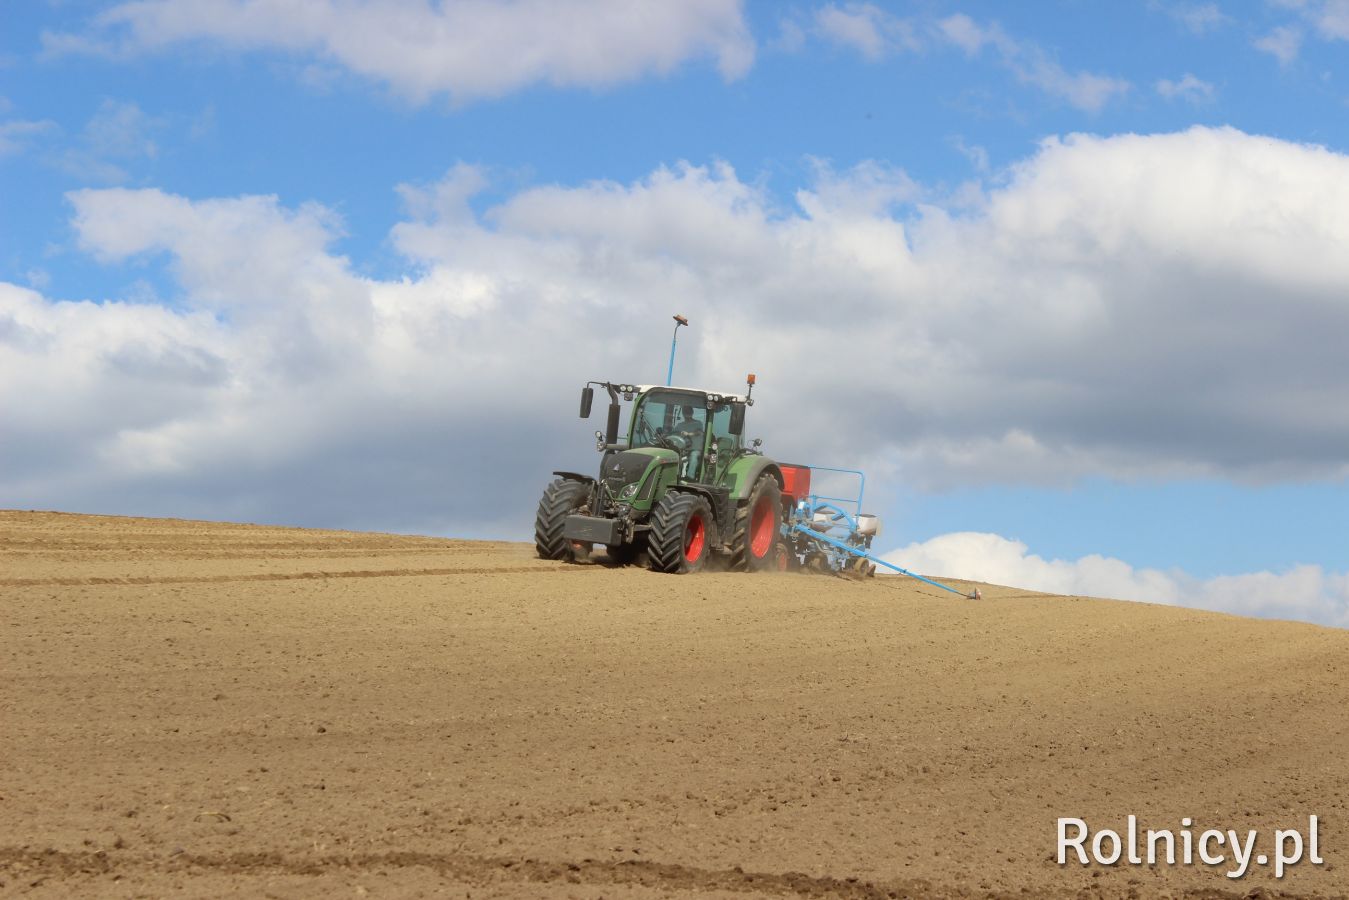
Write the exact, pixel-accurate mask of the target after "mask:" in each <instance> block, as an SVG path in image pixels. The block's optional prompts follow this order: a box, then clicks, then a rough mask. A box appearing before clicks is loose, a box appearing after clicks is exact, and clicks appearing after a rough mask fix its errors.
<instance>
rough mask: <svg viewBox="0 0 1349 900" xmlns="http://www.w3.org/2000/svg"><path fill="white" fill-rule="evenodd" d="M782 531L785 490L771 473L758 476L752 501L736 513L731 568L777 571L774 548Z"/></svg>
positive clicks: (743, 505) (776, 557)
mask: <svg viewBox="0 0 1349 900" xmlns="http://www.w3.org/2000/svg"><path fill="white" fill-rule="evenodd" d="M781 530H782V489H781V488H780V487H778V482H777V479H776V478H774V477H773V476H772V475H769V474H768V473H764V474H763V475H760V476H759V480H758V481H756V482H754V489H753V490H751V491H750V492H749V499H748V500H746V501H745V502H744V503H742V504H740V506H739V508H737V509H736V511H735V532H734V533H733V534H732V535H731V568H732V569H735V570H740V571H746V572H762V571H764V570H765V569H773V568H776V567H777V561H778V555H777V553H776V551H775V547H776V545H777V543H778V532H779V531H781Z"/></svg>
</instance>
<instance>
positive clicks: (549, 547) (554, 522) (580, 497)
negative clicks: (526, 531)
mask: <svg viewBox="0 0 1349 900" xmlns="http://www.w3.org/2000/svg"><path fill="white" fill-rule="evenodd" d="M589 493H590V486H589V485H587V484H585V483H583V482H580V481H571V480H570V479H567V478H558V479H556V480H555V481H553V483H552V484H550V485H548V488H547V489H546V490H545V491H544V492H543V499H542V500H540V501H539V514H538V516H536V517H535V519H534V549H536V550H537V551H538V552H539V558H540V559H576V558H578V557H580V558H584V557H585V556H586V555H588V554H585V553H579V552H577V551H578V550H580V549H581V548H575V547H572V545H571V542H570V541H568V540H567V539H566V538H564V537H563V536H562V526H563V525H565V524H566V522H567V516H569V515H571V514H572V513H573V512H575V511H576V510H577V509H579V508H580V507H581V506H583V505H584V504H585V502H586V496H587V495H588V494H589ZM586 549H588V548H586Z"/></svg>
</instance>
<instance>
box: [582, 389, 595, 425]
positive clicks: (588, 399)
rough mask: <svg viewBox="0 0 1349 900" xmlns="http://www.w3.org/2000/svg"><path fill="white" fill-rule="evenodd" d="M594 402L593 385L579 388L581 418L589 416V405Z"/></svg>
mask: <svg viewBox="0 0 1349 900" xmlns="http://www.w3.org/2000/svg"><path fill="white" fill-rule="evenodd" d="M594 402H595V389H594V388H593V387H589V386H586V387H583V388H581V418H583V419H588V418H590V406H591V404H593V403H594Z"/></svg>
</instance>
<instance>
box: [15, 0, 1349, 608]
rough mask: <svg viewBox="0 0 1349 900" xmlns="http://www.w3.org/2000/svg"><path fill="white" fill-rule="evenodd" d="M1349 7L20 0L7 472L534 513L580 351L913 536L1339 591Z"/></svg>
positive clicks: (1188, 595) (1231, 597)
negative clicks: (728, 425) (682, 322)
mask: <svg viewBox="0 0 1349 900" xmlns="http://www.w3.org/2000/svg"><path fill="white" fill-rule="evenodd" d="M1347 58H1349V0H1301V2H1299V0H1250V2H1245V3H1237V2H1179V0H1177V2H1170V0H1139V2H1134V3H1104V2H1094V3H1093V2H1086V0H1063V2H1040V3H1026V4H1005V3H988V2H985V3H980V2H966V3H946V2H936V0H931V2H920V0H915V2H911V3H856V2H832V3H820V2H813V3H812V2H802V3H773V2H743V3H742V2H736V0H685V2H680V3H667V2H663V0H652V2H642V0H553V2H542V0H516V2H496V3H489V2H482V0H465V2H449V0H446V2H430V0H172V2H170V0H134V2H117V0H112V2H92V0H90V2H82V0H45V2H44V0H33V2H23V3H18V2H15V3H7V4H5V5H4V6H3V9H2V10H0V416H2V417H3V418H0V505H2V506H6V507H13V508H35V509H59V510H66V511H72V512H94V513H111V514H131V515H155V516H181V517H193V518H206V519H218V520H243V521H254V522H266V523H275V524H292V525H304V526H319V527H340V528H355V529H375V530H388V531H402V532H415V533H429V534H444V535H454V536H463V537H484V538H511V539H518V540H528V539H529V538H530V528H531V524H532V519H533V509H534V506H535V504H536V503H537V499H538V495H539V494H540V493H541V491H542V489H543V487H544V486H545V485H546V483H547V482H548V480H549V478H550V474H549V473H550V472H551V471H552V470H554V469H581V470H589V469H591V468H593V467H594V466H595V465H596V463H597V459H596V457H595V455H594V449H593V439H592V438H591V437H590V435H591V434H592V433H593V430H594V428H595V423H594V422H586V421H582V420H578V419H577V418H576V417H575V408H576V395H577V393H578V390H579V388H580V387H581V385H582V384H583V383H584V382H585V381H587V380H589V379H610V380H614V381H625V382H639V383H640V382H659V381H660V380H661V379H662V378H663V376H664V371H665V365H666V362H667V353H668V347H669V344H668V341H669V327H667V326H670V325H671V324H672V323H671V320H670V316H671V315H672V314H674V313H682V314H684V315H687V316H688V317H689V318H690V320H691V322H692V324H691V326H690V328H688V329H687V330H685V331H684V332H682V334H681V339H680V351H679V358H678V361H677V373H678V374H677V377H676V381H677V382H679V383H684V384H697V385H702V386H706V387H708V388H711V389H714V390H724V391H732V390H736V389H737V388H738V386H739V385H741V384H742V383H743V380H744V376H745V373H747V372H750V371H753V372H755V373H756V374H757V375H758V387H757V388H756V399H757V400H758V401H759V402H758V404H757V405H756V406H755V407H754V409H753V410H752V415H751V417H750V423H749V431H750V433H751V434H752V435H754V436H759V437H762V438H763V439H764V441H765V443H764V449H765V451H766V452H767V453H769V454H770V455H772V456H774V457H776V458H779V459H784V460H788V461H793V462H805V463H815V464H818V465H835V466H844V467H856V468H863V469H865V470H866V471H867V473H868V477H869V480H868V498H869V501H868V505H869V506H871V507H872V509H871V511H873V512H877V513H879V514H881V515H882V517H883V519H884V521H885V530H884V533H883V535H882V537H881V538H880V543H879V546H880V547H881V548H882V549H883V550H885V551H886V553H887V558H889V559H891V560H893V561H895V562H898V563H899V564H901V565H904V566H906V567H909V568H914V569H917V570H919V571H923V572H927V573H931V574H936V575H946V576H951V577H966V578H975V579H980V580H987V581H992V582H996V583H1002V584H1014V585H1018V586H1022V587H1027V588H1032V589H1038V590H1053V591H1062V592H1065V593H1078V594H1089V595H1097V596H1116V597H1123V598H1127V599H1136V600H1147V601H1153V602H1163V603H1176V604H1182V605H1189V606H1195V607H1200V608H1207V609H1215V610H1222V611H1229V612H1236V613H1241V614H1251V615H1259V616H1268V617H1276V618H1293V619H1301V620H1306V621H1312V622H1318V623H1322V624H1329V625H1337V626H1341V627H1349V562H1347V561H1346V558H1345V537H1344V536H1345V535H1346V534H1349V502H1346V501H1349V487H1347V486H1346V475H1349V403H1346V402H1345V399H1346V385H1349V356H1347V355H1346V354H1345V353H1344V351H1343V347H1344V341H1345V336H1346V335H1349V67H1347V66H1346V65H1345V61H1346V59H1347Z"/></svg>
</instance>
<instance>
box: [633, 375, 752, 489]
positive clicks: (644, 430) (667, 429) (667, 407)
mask: <svg viewBox="0 0 1349 900" xmlns="http://www.w3.org/2000/svg"><path fill="white" fill-rule="evenodd" d="M638 391H639V393H638V394H637V402H636V404H635V405H634V406H633V409H632V417H631V419H630V420H629V423H628V443H627V449H628V450H640V449H643V448H659V449H666V450H671V451H673V452H674V453H675V454H676V455H677V456H678V457H679V465H678V470H679V476H680V480H681V481H693V482H715V481H717V480H718V477H717V476H718V473H719V472H720V471H722V470H724V469H725V467H726V466H727V465H729V464H730V461H731V460H732V459H733V458H735V456H736V455H737V454H738V453H739V452H740V450H741V448H742V446H743V442H742V440H741V435H740V432H741V431H743V430H744V428H743V424H744V414H743V412H742V413H741V414H740V415H739V416H737V415H736V413H735V407H736V406H737V405H742V404H743V403H744V401H743V400H742V399H741V398H740V397H737V396H734V395H725V394H713V393H709V392H707V391H699V390H692V389H689V388H676V387H653V386H645V385H644V386H641V387H639V388H638ZM742 408H743V406H742ZM733 419H739V421H738V422H733ZM733 425H739V426H740V427H739V428H738V429H733V427H732V426H733Z"/></svg>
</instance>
